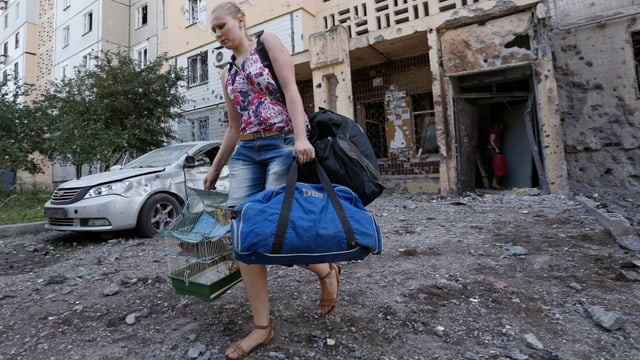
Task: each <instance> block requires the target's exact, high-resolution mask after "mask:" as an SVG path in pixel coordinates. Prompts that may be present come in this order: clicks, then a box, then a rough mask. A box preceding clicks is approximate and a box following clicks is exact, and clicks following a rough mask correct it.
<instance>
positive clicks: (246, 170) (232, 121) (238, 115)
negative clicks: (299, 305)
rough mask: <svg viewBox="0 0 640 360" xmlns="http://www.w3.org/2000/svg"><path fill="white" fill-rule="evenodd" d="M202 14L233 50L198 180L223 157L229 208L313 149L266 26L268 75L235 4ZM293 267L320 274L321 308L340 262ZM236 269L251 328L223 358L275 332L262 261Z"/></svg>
mask: <svg viewBox="0 0 640 360" xmlns="http://www.w3.org/2000/svg"><path fill="white" fill-rule="evenodd" d="M209 20H210V24H211V30H212V31H213V33H214V34H215V36H216V39H217V40H218V41H219V42H220V44H221V45H222V46H224V47H225V48H227V49H229V50H232V51H233V56H232V63H231V65H230V66H229V68H228V71H226V70H225V71H223V72H222V76H221V80H222V85H223V89H225V90H226V91H225V94H224V95H225V102H226V106H227V112H228V114H229V127H228V129H227V131H226V133H225V135H224V138H223V141H222V146H221V147H220V151H219V152H218V154H217V156H216V158H215V159H214V161H213V163H212V164H211V168H210V169H209V172H208V174H207V176H206V177H205V179H204V188H205V190H211V189H214V188H215V183H216V181H217V180H218V177H219V176H220V171H221V169H222V167H223V166H224V164H225V163H227V161H228V165H229V171H230V176H231V186H230V189H229V199H228V204H227V205H228V206H229V207H234V206H236V205H238V204H239V203H241V202H242V201H244V200H246V199H247V198H249V197H250V196H252V195H254V194H256V193H258V192H260V191H263V190H265V189H275V188H277V187H278V186H280V185H282V184H284V183H286V179H287V174H288V171H289V168H290V166H291V164H292V163H293V161H294V160H293V159H294V155H295V156H297V160H296V161H298V162H299V163H301V164H302V163H305V162H308V161H312V160H313V159H314V158H315V151H314V148H313V145H311V143H310V142H309V141H308V139H307V134H306V132H307V127H308V122H307V118H306V115H305V112H304V108H303V104H302V99H301V97H300V93H299V91H298V87H297V85H296V81H295V71H294V66H293V60H292V58H291V55H290V54H289V52H288V50H287V49H286V48H285V46H284V44H283V43H282V42H281V41H280V39H279V38H278V37H277V36H276V35H274V34H271V33H265V34H263V35H262V36H261V38H260V40H261V41H262V43H263V44H264V46H265V48H266V49H267V51H268V53H269V56H270V58H271V61H272V63H273V68H274V71H275V73H276V74H271V73H270V72H269V70H268V69H267V68H266V67H265V66H264V65H263V64H262V62H261V61H260V57H259V56H258V54H257V52H256V51H255V48H256V39H253V38H251V37H249V36H248V34H247V24H246V16H245V14H244V12H243V11H242V9H240V8H239V7H238V6H237V5H236V4H234V3H232V2H223V3H220V4H218V5H217V6H215V8H214V9H213V11H212V12H211V15H210V18H209ZM274 75H276V77H275V78H277V79H278V80H279V83H280V88H278V85H277V83H276V82H275V80H274ZM285 104H286V105H285ZM301 267H303V268H305V269H308V270H310V271H311V272H313V273H315V274H316V275H317V276H318V278H319V279H320V287H321V288H320V303H319V307H318V313H319V314H320V315H327V314H329V313H330V312H331V311H332V310H333V309H334V308H335V306H336V304H337V300H338V286H339V282H340V267H339V266H337V265H336V264H329V263H324V264H314V265H306V266H304V265H301ZM240 273H241V274H242V283H243V285H244V287H245V291H246V293H247V298H248V300H249V307H250V309H251V313H252V315H253V321H254V329H253V331H251V332H250V333H249V334H248V335H247V336H246V337H244V338H243V339H241V340H239V341H238V342H236V343H234V344H232V345H231V347H230V348H229V349H228V350H227V351H226V352H225V356H226V357H227V358H228V359H240V358H243V357H245V356H246V355H247V354H248V353H249V352H251V351H252V350H253V349H254V348H256V347H257V346H260V345H267V344H268V343H269V342H270V341H271V340H272V339H273V337H274V336H275V331H274V329H273V325H272V322H271V314H270V307H269V292H268V284H267V268H266V266H265V265H250V264H244V263H240Z"/></svg>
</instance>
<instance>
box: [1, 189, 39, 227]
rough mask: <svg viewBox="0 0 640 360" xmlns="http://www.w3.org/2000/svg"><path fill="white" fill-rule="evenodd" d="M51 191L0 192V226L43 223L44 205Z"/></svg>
mask: <svg viewBox="0 0 640 360" xmlns="http://www.w3.org/2000/svg"><path fill="white" fill-rule="evenodd" d="M50 197H51V191H44V190H20V191H0V225H9V224H24V223H30V222H35V221H45V217H44V210H43V209H44V203H45V202H47V200H49V198H50Z"/></svg>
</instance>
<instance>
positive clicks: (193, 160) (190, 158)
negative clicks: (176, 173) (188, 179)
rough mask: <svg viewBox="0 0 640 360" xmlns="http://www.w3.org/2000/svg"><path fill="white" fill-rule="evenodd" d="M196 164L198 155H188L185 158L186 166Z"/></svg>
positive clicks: (189, 166)
mask: <svg viewBox="0 0 640 360" xmlns="http://www.w3.org/2000/svg"><path fill="white" fill-rule="evenodd" d="M195 166H196V157H195V156H193V155H188V156H187V157H186V158H184V167H185V168H192V167H195Z"/></svg>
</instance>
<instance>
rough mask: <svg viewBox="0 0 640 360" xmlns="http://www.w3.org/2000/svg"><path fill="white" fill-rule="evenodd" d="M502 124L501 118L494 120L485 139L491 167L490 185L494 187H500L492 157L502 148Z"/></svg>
mask: <svg viewBox="0 0 640 360" xmlns="http://www.w3.org/2000/svg"><path fill="white" fill-rule="evenodd" d="M503 127H504V124H503V123H502V120H498V121H495V122H494V123H493V126H491V129H489V139H488V141H487V161H488V163H489V168H490V169H491V187H492V188H494V189H502V186H500V176H498V175H497V174H496V172H495V170H494V169H493V166H492V165H493V158H494V157H495V156H496V155H497V154H501V152H500V151H501V149H502V138H501V136H502V128H503Z"/></svg>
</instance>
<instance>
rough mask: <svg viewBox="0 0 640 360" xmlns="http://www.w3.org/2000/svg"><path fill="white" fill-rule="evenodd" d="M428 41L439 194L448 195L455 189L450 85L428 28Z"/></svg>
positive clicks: (437, 41)
mask: <svg viewBox="0 0 640 360" xmlns="http://www.w3.org/2000/svg"><path fill="white" fill-rule="evenodd" d="M427 38H428V41H429V66H430V67H431V73H432V74H433V82H432V90H433V106H434V110H435V114H434V115H435V121H436V141H437V143H438V147H439V148H440V172H439V173H440V192H441V193H444V194H446V193H449V192H451V191H453V190H454V189H455V188H456V167H455V163H456V161H455V159H454V152H453V148H452V142H451V141H449V139H450V138H451V136H452V135H453V134H454V132H453V121H449V119H450V118H451V111H450V109H451V107H452V103H451V99H450V97H449V96H448V93H449V89H450V84H449V80H448V79H447V77H446V76H445V74H444V70H443V69H442V66H441V63H440V62H441V60H442V57H441V56H440V53H441V50H440V36H439V35H438V32H437V31H436V30H435V29H433V28H429V29H428V30H427Z"/></svg>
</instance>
